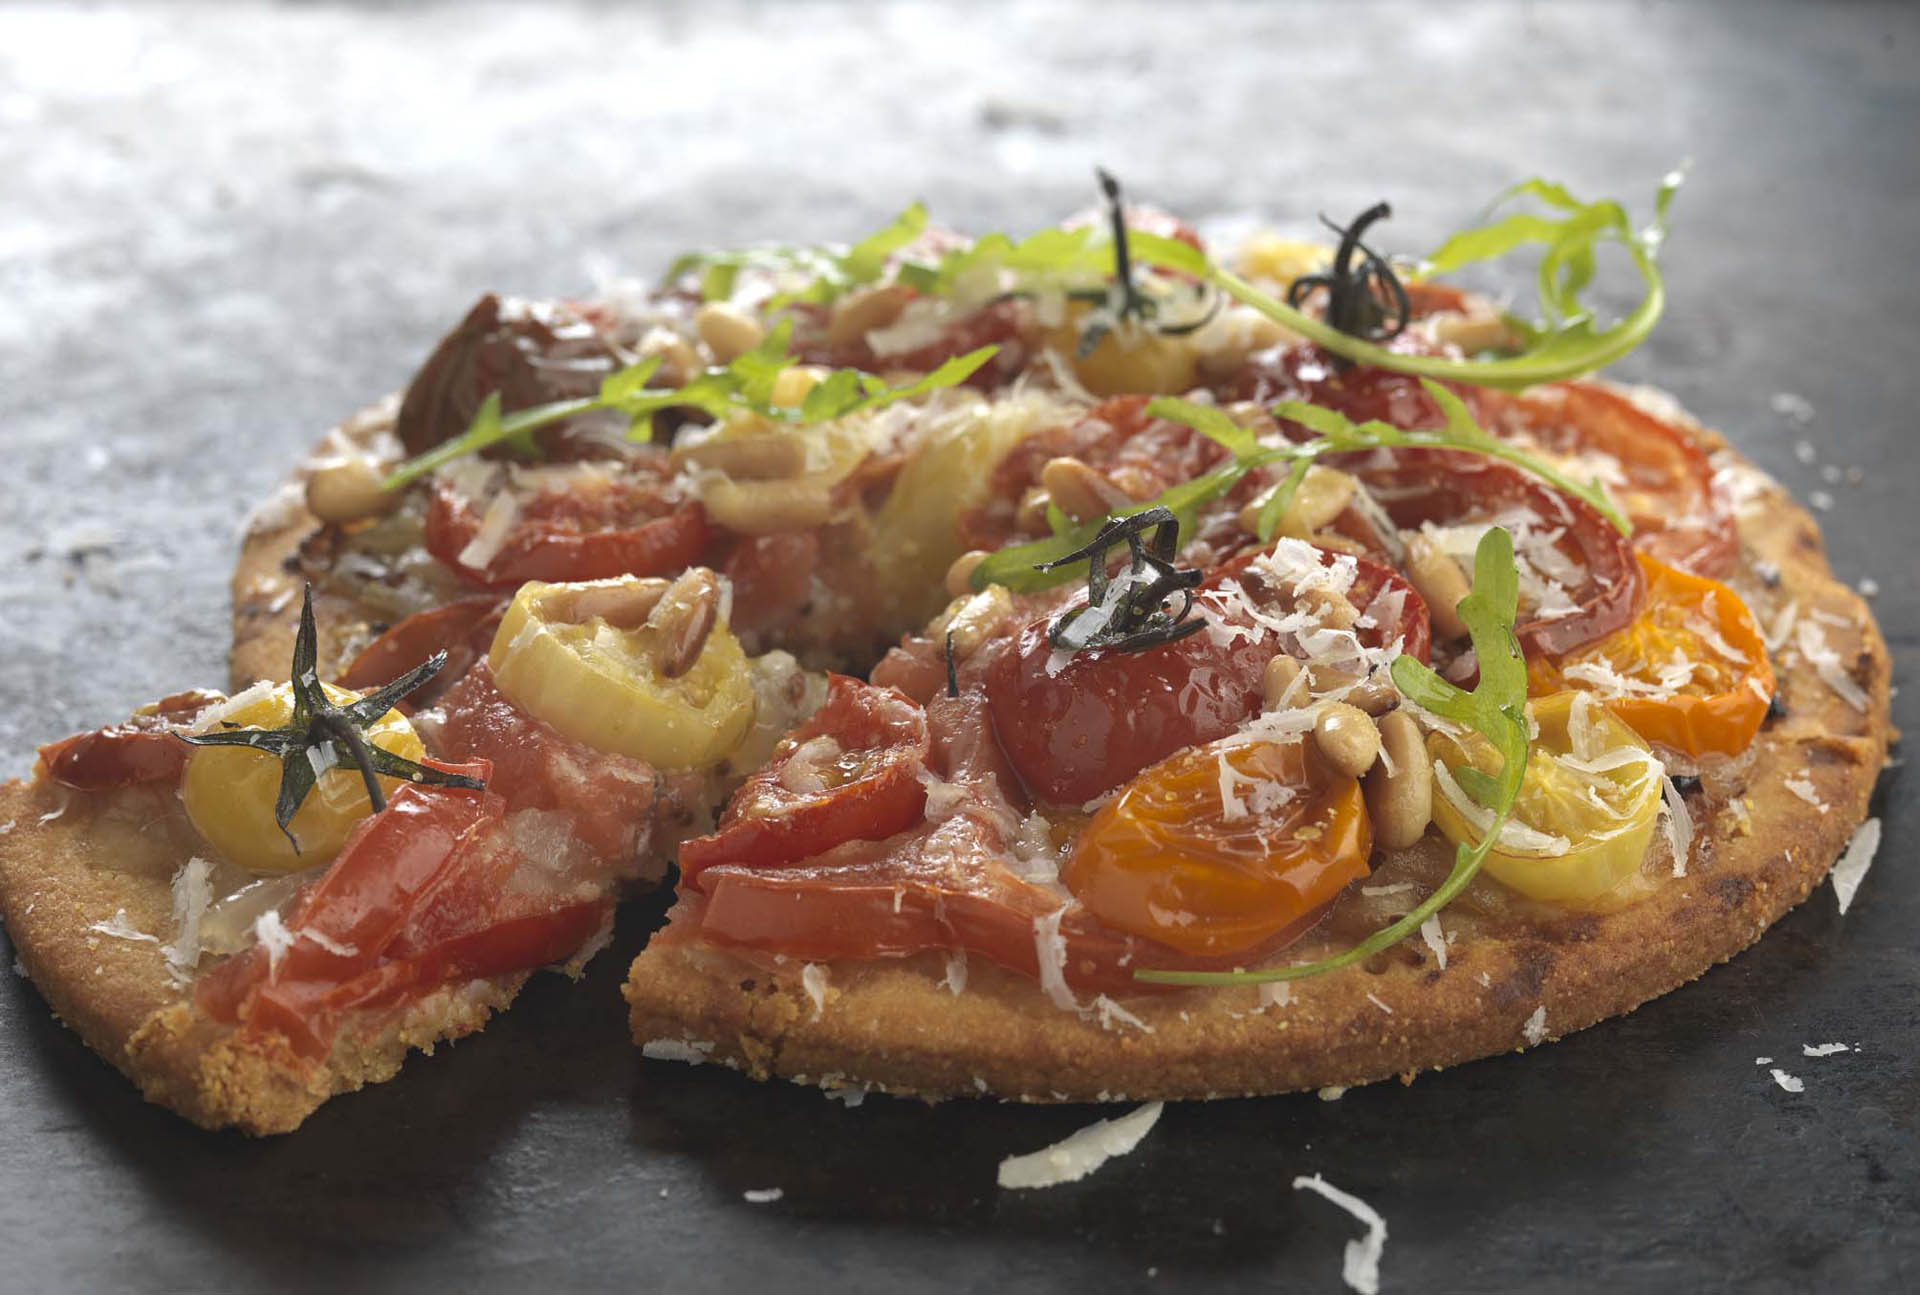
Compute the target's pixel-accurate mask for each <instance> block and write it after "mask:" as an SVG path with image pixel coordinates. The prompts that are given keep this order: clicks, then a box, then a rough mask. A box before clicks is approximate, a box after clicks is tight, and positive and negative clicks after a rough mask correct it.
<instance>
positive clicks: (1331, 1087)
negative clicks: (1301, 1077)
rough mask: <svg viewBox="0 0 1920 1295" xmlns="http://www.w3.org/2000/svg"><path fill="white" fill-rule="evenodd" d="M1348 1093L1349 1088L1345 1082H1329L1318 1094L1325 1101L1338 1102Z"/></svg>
mask: <svg viewBox="0 0 1920 1295" xmlns="http://www.w3.org/2000/svg"><path fill="white" fill-rule="evenodd" d="M1346 1095H1347V1089H1346V1085H1344V1084H1328V1085H1327V1086H1326V1087H1325V1088H1322V1089H1321V1090H1320V1092H1319V1094H1318V1096H1319V1098H1320V1100H1321V1101H1323V1102H1337V1101H1339V1100H1340V1099H1341V1098H1342V1097H1345V1096H1346Z"/></svg>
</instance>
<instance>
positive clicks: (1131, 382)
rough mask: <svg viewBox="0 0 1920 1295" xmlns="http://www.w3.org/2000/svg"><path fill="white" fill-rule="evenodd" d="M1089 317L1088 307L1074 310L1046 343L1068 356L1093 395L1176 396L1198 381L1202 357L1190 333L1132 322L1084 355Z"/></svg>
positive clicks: (1077, 376)
mask: <svg viewBox="0 0 1920 1295" xmlns="http://www.w3.org/2000/svg"><path fill="white" fill-rule="evenodd" d="M1085 317H1086V311H1085V310H1084V309H1074V310H1071V311H1069V313H1068V317H1067V322H1066V323H1064V324H1062V325H1061V326H1060V327H1058V328H1056V329H1054V330H1053V331H1052V333H1051V334H1049V336H1048V338H1047V344H1048V345H1049V346H1051V347H1053V349H1054V350H1056V351H1058V352H1059V353H1060V354H1061V355H1063V356H1065V357H1067V362H1068V363H1069V364H1070V365H1071V366H1072V367H1073V376H1074V377H1075V378H1077V379H1079V382H1080V385H1081V386H1083V387H1085V388H1086V389H1087V390H1088V391H1091V392H1092V393H1093V394H1094V395H1096V396H1125V395H1131V394H1135V393H1140V394H1145V395H1153V396H1177V395H1180V394H1181V393H1182V392H1184V391H1187V390H1189V389H1190V388H1191V387H1192V386H1193V384H1194V381H1195V378H1194V370H1195V366H1196V365H1197V363H1198V361H1197V359H1196V358H1195V356H1194V353H1193V346H1192V344H1191V343H1190V342H1189V341H1188V340H1187V338H1186V337H1184V336H1177V335H1171V334H1167V333H1156V332H1154V331H1153V330H1152V329H1150V328H1143V327H1138V326H1136V325H1133V324H1129V325H1127V326H1125V327H1123V328H1117V329H1115V330H1114V331H1112V332H1110V333H1108V334H1107V335H1106V336H1105V337H1103V338H1101V339H1100V342H1099V344H1098V345H1097V346H1095V347H1094V348H1093V349H1092V350H1091V351H1089V352H1087V354H1085V355H1082V354H1080V338H1081V330H1082V329H1083V328H1084V327H1085V322H1084V321H1085Z"/></svg>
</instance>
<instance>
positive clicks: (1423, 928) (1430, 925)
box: [1420, 913, 1447, 971]
mask: <svg viewBox="0 0 1920 1295" xmlns="http://www.w3.org/2000/svg"><path fill="white" fill-rule="evenodd" d="M1420 938H1421V939H1422V940H1424V941H1426V945H1427V947H1428V948H1429V949H1432V950H1433V960H1434V961H1435V962H1437V963H1438V964H1439V965H1440V970H1442V971H1445V970H1446V969H1447V937H1446V935H1445V934H1444V933H1443V932H1442V931H1441V929H1440V914H1438V913H1430V914H1428V915H1427V920H1426V921H1424V922H1422V923H1420Z"/></svg>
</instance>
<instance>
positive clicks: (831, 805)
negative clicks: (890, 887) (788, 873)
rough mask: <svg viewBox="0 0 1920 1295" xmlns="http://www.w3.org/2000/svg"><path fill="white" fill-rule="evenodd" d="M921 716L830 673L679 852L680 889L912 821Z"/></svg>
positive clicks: (885, 693) (922, 755) (917, 795)
mask: <svg viewBox="0 0 1920 1295" xmlns="http://www.w3.org/2000/svg"><path fill="white" fill-rule="evenodd" d="M927 742H928V738H927V715H926V712H925V711H924V710H922V709H921V708H920V707H919V706H916V705H915V704H914V703H913V702H911V701H909V700H908V699H907V698H906V697H904V696H902V695H901V694H900V693H898V692H895V691H894V690H893V689H891V688H876V687H874V686H873V685H872V684H867V683H862V682H861V681H860V680H858V679H852V678H849V677H847V676H846V675H830V676H828V680H827V700H826V704H825V705H823V706H822V707H821V708H820V709H819V710H818V711H817V712H815V714H814V716H813V718H812V719H810V720H808V721H807V723H806V724H804V725H803V726H801V728H800V729H799V731H797V732H795V733H794V734H793V735H792V736H791V737H789V738H787V739H785V740H784V741H782V742H781V744H780V746H779V749H778V750H776V751H775V752H774V757H773V759H772V760H771V761H769V762H768V764H767V765H766V767H765V768H763V769H761V770H760V771H759V772H758V773H756V774H754V775H753V776H752V777H751V778H749V779H747V781H746V783H745V784H744V785H743V786H742V787H741V788H740V790H739V791H738V792H737V793H736V794H735V795H734V798H733V800H732V801H730V802H729V803H728V805H727V809H726V812H725V813H724V814H723V815H722V816H721V818H720V823H719V826H718V827H717V828H716V829H715V830H714V832H713V834H712V835H711V836H703V837H696V838H695V839H694V840H691V841H688V842H687V843H686V844H685V845H682V846H681V847H680V876H681V879H682V881H684V882H685V883H687V884H688V885H692V886H696V887H700V886H703V885H704V883H703V882H702V880H701V878H702V877H703V875H704V874H705V873H706V872H707V870H708V869H710V868H713V867H716V866H718V865H720V864H742V865H746V866H749V867H753V868H779V867H783V866H786V865H790V864H793V863H797V862H799V861H800V860H802V859H806V858H808V857H810V856H812V855H817V854H820V853H822V852H823V851H826V850H829V849H831V848H833V847H834V846H837V845H840V844H841V843H843V842H846V841H854V840H880V839H883V838H885V837H889V836H892V835H894V834H895V833H897V832H902V831H905V830H906V829H907V828H909V827H911V826H912V825H913V824H915V823H917V822H919V821H920V817H921V814H922V813H923V812H924V810H925V808H926V799H927V796H926V788H925V787H924V786H923V785H922V784H921V781H920V776H919V775H920V773H921V771H922V770H923V769H925V767H926V755H927Z"/></svg>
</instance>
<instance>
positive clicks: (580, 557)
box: [426, 468, 708, 588]
mask: <svg viewBox="0 0 1920 1295" xmlns="http://www.w3.org/2000/svg"><path fill="white" fill-rule="evenodd" d="M480 523H481V516H480V514H479V512H477V511H476V510H475V508H474V505H473V502H472V501H471V500H469V499H467V498H466V497H465V496H464V495H462V494H461V493H459V491H457V490H456V489H455V488H454V487H453V486H452V484H450V483H448V482H445V481H442V482H439V483H438V484H436V485H435V487H434V490H433V498H432V501H431V503H430V504H429V506H428V508H427V524H426V546H427V551H428V552H429V553H431V554H433V556H434V557H436V558H438V559H439V560H440V561H441V562H442V563H444V564H445V565H446V566H447V567H448V568H449V569H451V570H452V571H453V572H454V573H455V574H457V575H458V576H460V577H461V578H462V579H463V580H466V581H467V582H468V583H469V584H475V585H481V586H484V587H487V588H497V587H500V586H503V585H519V584H523V583H525V582H526V581H528V580H602V579H607V578H609V577H612V576H624V575H634V576H653V575H675V574H678V573H679V572H680V571H681V570H683V569H684V568H685V567H687V566H688V565H690V564H691V563H693V562H694V561H695V560H696V559H697V558H698V557H699V556H700V552H701V550H702V549H703V548H705V547H706V543H707V535H708V528H707V515H706V511H705V509H703V508H701V506H700V505H699V504H698V503H697V502H684V503H676V502H674V501H673V500H672V499H670V498H669V497H668V496H667V494H666V492H665V490H664V489H663V487H662V484H661V482H660V480H659V478H658V476H657V475H656V470H648V471H647V472H645V473H644V474H641V473H640V472H639V470H638V469H633V468H629V469H628V474H627V475H624V476H622V477H619V478H617V479H613V480H602V481H599V482H596V483H594V484H593V485H592V486H591V487H586V486H575V487H568V488H562V489H556V490H550V491H546V492H543V493H541V494H537V495H535V496H534V497H533V498H531V499H529V500H527V501H526V503H524V504H523V505H522V506H521V508H520V512H519V515H518V519H517V520H516V522H515V523H514V526H513V529H512V531H511V532H510V533H509V534H508V536H507V539H506V542H505V543H503V544H502V545H501V546H500V548H499V550H498V551H497V552H496V553H494V555H493V557H492V558H491V559H490V560H489V561H488V562H487V563H486V565H485V566H483V567H480V568H478V569H475V568H473V567H470V566H467V565H466V564H465V563H463V562H462V561H461V560H460V555H461V553H462V552H463V551H465V549H466V547H467V545H468V544H470V543H471V542H472V541H473V538H474V537H475V536H476V535H478V534H479V533H480Z"/></svg>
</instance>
